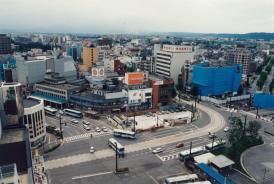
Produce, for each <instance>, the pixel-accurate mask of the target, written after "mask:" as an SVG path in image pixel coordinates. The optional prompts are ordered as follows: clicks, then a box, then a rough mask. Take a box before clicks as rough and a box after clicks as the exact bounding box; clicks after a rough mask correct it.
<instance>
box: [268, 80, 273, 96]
mask: <svg viewBox="0 0 274 184" xmlns="http://www.w3.org/2000/svg"><path fill="white" fill-rule="evenodd" d="M273 88H274V78H273V79H272V81H271V83H270V84H269V92H270V93H271V94H272V93H273Z"/></svg>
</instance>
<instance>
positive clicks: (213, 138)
mask: <svg viewBox="0 0 274 184" xmlns="http://www.w3.org/2000/svg"><path fill="white" fill-rule="evenodd" d="M215 137H216V135H215V134H214V133H213V137H212V144H211V152H213V144H214V140H215Z"/></svg>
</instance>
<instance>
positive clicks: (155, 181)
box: [146, 172, 159, 184]
mask: <svg viewBox="0 0 274 184" xmlns="http://www.w3.org/2000/svg"><path fill="white" fill-rule="evenodd" d="M146 175H148V177H150V179H152V181H153V182H154V183H155V184H159V182H158V181H157V180H156V179H155V178H154V177H153V176H151V175H150V174H149V173H147V172H146Z"/></svg>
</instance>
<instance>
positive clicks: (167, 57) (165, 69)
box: [155, 45, 194, 84]
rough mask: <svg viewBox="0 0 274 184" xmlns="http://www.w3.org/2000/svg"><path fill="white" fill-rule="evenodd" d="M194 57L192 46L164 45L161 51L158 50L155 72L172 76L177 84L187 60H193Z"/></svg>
mask: <svg viewBox="0 0 274 184" xmlns="http://www.w3.org/2000/svg"><path fill="white" fill-rule="evenodd" d="M193 58H194V51H193V47H192V46H181V45H163V48H162V49H161V50H160V51H156V60H155V73H156V74H157V75H160V76H164V77H168V78H172V79H173V80H174V82H175V84H177V82H178V75H179V74H180V73H181V69H182V66H183V65H184V64H185V63H186V62H191V61H192V60H193Z"/></svg>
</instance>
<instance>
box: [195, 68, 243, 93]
mask: <svg viewBox="0 0 274 184" xmlns="http://www.w3.org/2000/svg"><path fill="white" fill-rule="evenodd" d="M241 79H242V65H232V66H210V65H209V63H201V64H197V65H195V66H193V73H192V86H193V87H195V89H196V90H197V91H196V92H197V94H199V95H201V96H218V95H225V94H228V93H233V94H235V93H237V91H238V88H239V86H240V83H241Z"/></svg>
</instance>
